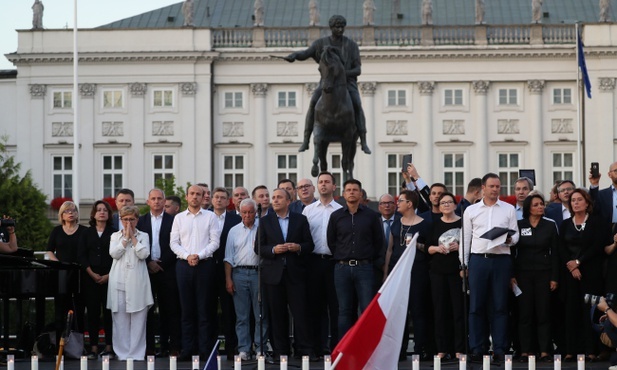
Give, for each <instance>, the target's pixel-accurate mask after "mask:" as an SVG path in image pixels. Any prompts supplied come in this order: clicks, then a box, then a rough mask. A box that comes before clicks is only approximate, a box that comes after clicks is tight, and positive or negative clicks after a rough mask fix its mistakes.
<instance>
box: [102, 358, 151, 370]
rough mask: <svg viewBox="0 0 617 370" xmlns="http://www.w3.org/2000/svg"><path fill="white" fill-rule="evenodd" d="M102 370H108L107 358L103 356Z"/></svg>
mask: <svg viewBox="0 0 617 370" xmlns="http://www.w3.org/2000/svg"><path fill="white" fill-rule="evenodd" d="M153 369H154V368H153ZM103 370H109V356H103Z"/></svg>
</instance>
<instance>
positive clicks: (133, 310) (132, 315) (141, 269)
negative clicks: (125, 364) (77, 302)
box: [107, 206, 154, 361]
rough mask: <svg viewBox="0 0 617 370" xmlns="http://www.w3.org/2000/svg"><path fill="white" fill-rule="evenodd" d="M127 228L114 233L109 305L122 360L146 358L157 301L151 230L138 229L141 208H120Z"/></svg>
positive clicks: (123, 224)
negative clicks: (150, 268)
mask: <svg viewBox="0 0 617 370" xmlns="http://www.w3.org/2000/svg"><path fill="white" fill-rule="evenodd" d="M119 216H120V222H122V226H123V229H122V230H120V231H117V232H115V233H113V234H112V235H111V242H110V246H109V254H110V255H111V257H112V258H113V259H114V261H113V263H112V265H111V270H110V271H109V283H108V284H109V285H108V289H107V308H109V309H110V310H111V315H112V321H113V338H112V341H113V348H114V352H115V353H116V356H117V358H118V360H126V359H128V358H132V359H134V360H138V361H139V360H143V359H144V356H145V354H146V319H147V318H148V309H149V308H150V306H152V304H153V303H154V300H153V298H152V291H151V289H150V279H149V278H148V268H147V265H146V258H147V257H148V256H149V255H150V243H149V239H148V234H146V233H144V232H141V231H139V230H137V228H136V226H137V220H138V219H139V208H137V207H136V206H125V207H122V209H120V212H119Z"/></svg>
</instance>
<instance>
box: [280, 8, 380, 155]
mask: <svg viewBox="0 0 617 370" xmlns="http://www.w3.org/2000/svg"><path fill="white" fill-rule="evenodd" d="M329 25H330V30H331V31H332V35H331V36H327V37H322V38H320V39H318V40H316V41H315V42H313V44H312V45H311V46H310V47H309V48H308V49H306V50H303V51H297V52H295V53H291V54H289V55H288V56H286V57H285V58H284V59H285V60H286V61H288V62H293V61H295V60H306V59H308V58H313V59H314V60H315V62H317V63H319V58H320V57H321V54H322V52H323V48H324V47H326V46H333V47H336V48H338V49H339V50H340V52H341V53H340V54H341V56H342V57H343V64H344V65H345V71H346V73H347V90H348V91H349V95H350V96H351V101H352V103H353V107H354V112H355V117H356V127H357V128H358V133H359V135H360V144H361V145H362V151H363V152H365V153H366V154H371V150H370V149H369V148H368V146H367V145H366V122H365V118H364V111H363V110H362V102H361V100H360V93H359V92H358V76H359V75H360V73H361V63H360V49H359V48H358V44H356V43H355V42H354V41H353V40H352V39H350V38H348V37H345V36H343V33H344V32H345V26H347V20H345V18H344V17H343V16H341V15H333V16H332V17H331V18H330V21H329ZM321 93H322V86H321V83H320V84H319V86H318V87H317V88H316V89H315V92H314V93H313V96H312V97H311V103H310V105H309V109H308V112H307V114H306V122H305V126H304V142H303V143H302V146H301V147H300V150H299V151H301V152H303V151H305V150H307V149H308V147H309V139H310V138H311V134H312V132H313V124H314V122H315V104H317V101H318V100H319V98H320V97H321Z"/></svg>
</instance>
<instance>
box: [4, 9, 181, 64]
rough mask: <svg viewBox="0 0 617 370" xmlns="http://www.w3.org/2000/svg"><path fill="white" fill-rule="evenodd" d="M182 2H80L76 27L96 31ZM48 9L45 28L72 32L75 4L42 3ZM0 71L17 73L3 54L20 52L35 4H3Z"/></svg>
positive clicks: (44, 17)
mask: <svg viewBox="0 0 617 370" xmlns="http://www.w3.org/2000/svg"><path fill="white" fill-rule="evenodd" d="M181 1H182V0H77V25H78V27H79V28H93V27H96V26H100V25H103V24H107V23H110V22H113V21H116V20H119V19H123V18H127V17H131V16H134V15H137V14H141V13H145V12H147V11H150V10H154V9H158V8H162V7H164V6H167V5H171V4H175V3H179V2H181ZM42 2H43V5H44V6H45V12H44V13H43V27H44V28H48V29H58V28H66V27H69V28H73V9H74V0H42ZM1 3H2V6H0V69H15V66H13V64H12V63H10V62H9V61H8V60H7V59H6V57H5V56H4V54H7V53H12V52H15V51H16V50H17V32H15V30H18V29H20V30H21V29H30V28H32V4H34V0H1Z"/></svg>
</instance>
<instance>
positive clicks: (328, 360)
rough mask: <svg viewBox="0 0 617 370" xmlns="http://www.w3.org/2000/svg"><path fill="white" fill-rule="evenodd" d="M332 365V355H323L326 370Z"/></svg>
mask: <svg viewBox="0 0 617 370" xmlns="http://www.w3.org/2000/svg"><path fill="white" fill-rule="evenodd" d="M331 366H332V357H331V356H330V355H325V356H324V357H323V368H324V370H330V367H331Z"/></svg>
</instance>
